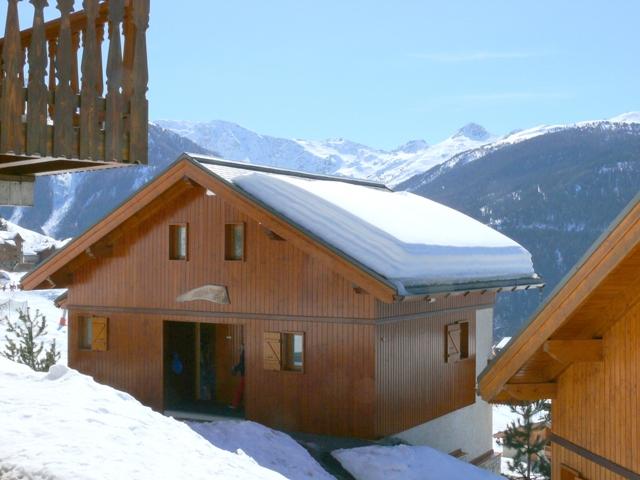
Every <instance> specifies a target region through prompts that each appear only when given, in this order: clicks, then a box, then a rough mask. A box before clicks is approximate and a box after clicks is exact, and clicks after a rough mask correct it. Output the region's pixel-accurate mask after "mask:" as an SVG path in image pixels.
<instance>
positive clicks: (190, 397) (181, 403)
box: [164, 321, 244, 419]
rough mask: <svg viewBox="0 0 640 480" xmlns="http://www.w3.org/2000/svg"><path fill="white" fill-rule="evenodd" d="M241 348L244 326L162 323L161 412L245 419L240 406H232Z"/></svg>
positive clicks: (199, 417) (237, 403)
mask: <svg viewBox="0 0 640 480" xmlns="http://www.w3.org/2000/svg"><path fill="white" fill-rule="evenodd" d="M242 344H243V327H242V325H225V324H213V323H200V322H173V321H165V322H164V409H165V413H167V414H170V415H172V416H174V417H177V418H192V419H208V418H210V417H212V416H234V417H244V404H243V402H234V397H236V396H237V393H238V388H239V383H240V381H241V376H240V372H238V369H236V372H235V374H234V372H233V370H234V366H236V365H237V364H238V362H239V360H240V356H241V351H242V350H241V349H242ZM236 400H237V399H236ZM232 404H233V406H235V407H236V408H231V406H232Z"/></svg>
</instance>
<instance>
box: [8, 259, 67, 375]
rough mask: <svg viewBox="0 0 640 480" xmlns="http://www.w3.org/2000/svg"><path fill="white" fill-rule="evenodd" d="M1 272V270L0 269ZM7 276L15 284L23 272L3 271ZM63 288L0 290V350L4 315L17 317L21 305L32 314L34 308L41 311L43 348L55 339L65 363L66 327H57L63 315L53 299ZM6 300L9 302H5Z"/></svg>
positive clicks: (62, 362) (12, 318)
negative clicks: (43, 333)
mask: <svg viewBox="0 0 640 480" xmlns="http://www.w3.org/2000/svg"><path fill="white" fill-rule="evenodd" d="M0 272H2V270H0ZM4 273H6V274H7V275H8V276H9V282H8V284H14V285H17V284H18V283H19V282H20V278H22V276H23V275H24V273H22V272H20V273H16V272H4ZM63 292H64V290H36V291H31V292H25V291H22V290H14V291H11V290H5V291H2V290H0V352H2V351H4V348H5V344H6V339H5V336H6V334H7V325H6V322H5V320H4V317H5V315H8V317H9V319H10V320H11V321H15V320H17V319H18V311H17V310H18V309H19V308H22V306H23V305H25V304H26V306H27V307H28V308H29V311H30V313H31V315H32V318H33V315H35V312H36V310H37V311H39V312H40V313H42V314H43V315H44V317H45V319H46V321H47V335H46V336H44V337H42V338H41V340H43V341H44V344H45V350H46V349H47V347H48V346H49V343H50V342H51V341H52V340H55V341H56V348H57V350H58V351H59V352H60V354H61V356H60V361H59V362H58V363H61V364H63V365H66V364H67V327H62V328H58V327H59V324H60V317H61V316H62V315H63V313H64V312H63V310H61V309H59V308H56V306H55V305H54V304H53V301H54V300H55V299H56V297H58V296H59V295H60V294H62V293H63ZM7 302H11V303H10V304H7ZM3 305H5V306H7V307H10V308H9V309H7V308H3Z"/></svg>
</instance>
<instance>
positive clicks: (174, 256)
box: [169, 222, 189, 262]
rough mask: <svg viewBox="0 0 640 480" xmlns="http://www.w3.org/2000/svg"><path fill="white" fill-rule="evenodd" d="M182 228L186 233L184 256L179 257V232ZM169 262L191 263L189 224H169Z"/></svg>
mask: <svg viewBox="0 0 640 480" xmlns="http://www.w3.org/2000/svg"><path fill="white" fill-rule="evenodd" d="M182 228H184V231H185V242H184V250H185V251H184V256H180V255H179V246H180V234H179V232H180V230H181V229H182ZM169 260H172V261H178V262H187V261H189V224H188V223H187V222H179V223H170V224H169Z"/></svg>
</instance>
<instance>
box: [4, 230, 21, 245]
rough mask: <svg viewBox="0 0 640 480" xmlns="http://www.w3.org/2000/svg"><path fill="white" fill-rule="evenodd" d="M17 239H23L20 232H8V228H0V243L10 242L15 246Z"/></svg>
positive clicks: (9, 243)
mask: <svg viewBox="0 0 640 480" xmlns="http://www.w3.org/2000/svg"><path fill="white" fill-rule="evenodd" d="M16 240H18V241H23V239H22V237H21V236H20V234H19V233H18V232H8V231H6V230H0V245H2V244H8V245H11V246H13V247H15V246H16Z"/></svg>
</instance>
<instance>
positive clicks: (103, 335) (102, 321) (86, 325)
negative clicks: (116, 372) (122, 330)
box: [78, 317, 108, 352]
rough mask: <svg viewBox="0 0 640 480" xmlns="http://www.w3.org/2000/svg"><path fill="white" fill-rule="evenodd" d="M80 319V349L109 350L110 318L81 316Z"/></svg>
mask: <svg viewBox="0 0 640 480" xmlns="http://www.w3.org/2000/svg"><path fill="white" fill-rule="evenodd" d="M78 320H79V325H78V327H79V328H78V340H79V345H78V346H79V347H80V349H81V350H92V351H95V352H105V351H106V350H107V337H108V328H107V327H108V319H107V318H104V317H80V318H78Z"/></svg>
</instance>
